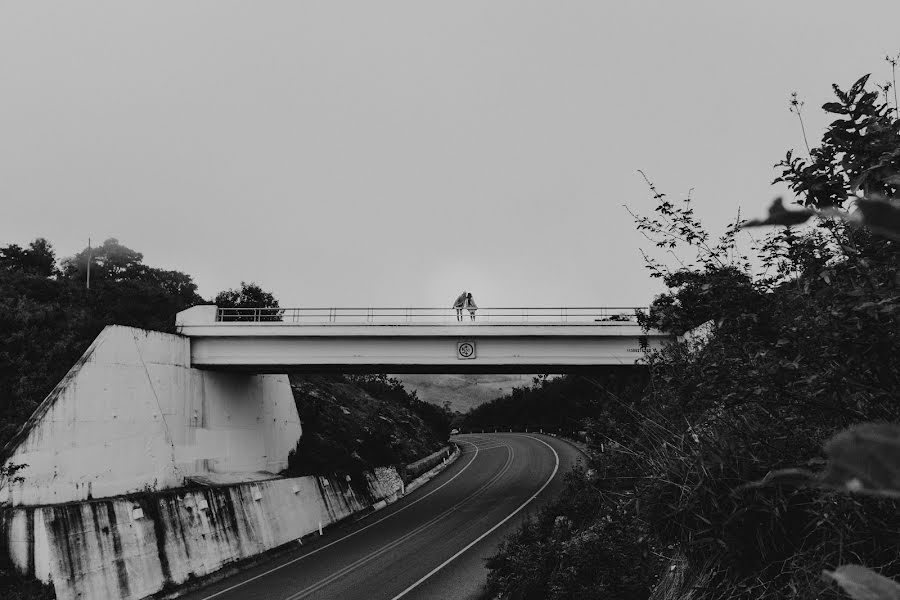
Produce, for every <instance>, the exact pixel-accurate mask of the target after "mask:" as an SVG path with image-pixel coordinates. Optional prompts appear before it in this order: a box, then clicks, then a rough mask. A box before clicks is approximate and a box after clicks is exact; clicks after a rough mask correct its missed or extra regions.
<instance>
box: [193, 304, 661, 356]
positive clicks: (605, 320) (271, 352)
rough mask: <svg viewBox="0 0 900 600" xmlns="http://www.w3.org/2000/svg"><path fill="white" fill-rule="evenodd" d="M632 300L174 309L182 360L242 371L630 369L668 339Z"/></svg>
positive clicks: (210, 306)
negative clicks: (625, 303)
mask: <svg viewBox="0 0 900 600" xmlns="http://www.w3.org/2000/svg"><path fill="white" fill-rule="evenodd" d="M637 310H640V308H639V307H605V308H600V307H552V308H548V307H543V308H522V307H516V308H481V309H479V310H478V311H477V313H476V319H475V320H470V316H469V314H468V313H466V314H464V315H463V316H462V320H458V317H457V315H456V312H455V311H454V310H453V309H449V308H277V309H272V308H249V309H246V308H245V309H234V308H219V307H216V306H213V305H205V306H195V307H192V308H190V309H188V310H185V311H182V312H180V313H178V315H177V317H176V330H177V332H178V333H179V334H181V335H183V336H186V337H188V338H189V339H190V362H191V366H192V367H195V368H199V369H208V370H217V371H243V372H248V373H284V372H311V373H312V372H327V371H334V372H342V373H535V372H544V373H570V372H578V371H584V370H593V369H596V368H598V367H622V366H635V364H636V363H637V361H639V360H640V359H641V358H642V357H643V355H644V353H646V352H648V351H650V350H651V349H656V348H660V347H662V345H663V344H664V343H666V342H667V341H668V340H670V339H672V338H673V336H671V335H669V334H667V333H664V332H661V331H655V330H650V331H644V330H643V329H642V328H641V326H640V325H638V324H637V320H636V311H637Z"/></svg>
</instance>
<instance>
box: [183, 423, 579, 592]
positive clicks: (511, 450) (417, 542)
mask: <svg viewBox="0 0 900 600" xmlns="http://www.w3.org/2000/svg"><path fill="white" fill-rule="evenodd" d="M454 441H456V442H457V443H459V445H460V447H461V448H462V455H461V456H460V457H459V459H457V460H456V462H455V463H453V464H452V465H451V466H450V467H448V468H447V469H445V470H444V471H443V472H442V473H440V474H439V475H438V476H437V477H435V478H434V479H432V480H431V481H430V482H428V483H427V484H426V485H423V486H422V487H420V488H419V489H417V490H415V491H413V492H412V493H410V494H408V495H406V496H404V497H403V498H402V499H400V500H398V501H397V502H395V503H394V504H391V505H390V506H388V507H387V508H385V509H383V510H381V511H378V512H375V513H371V514H370V515H369V516H367V517H366V518H364V519H361V520H359V521H357V522H355V523H352V524H347V525H342V526H337V527H335V528H332V529H331V530H328V531H326V533H325V535H324V536H323V537H321V538H319V539H316V540H315V541H314V542H313V543H307V544H306V545H304V546H303V547H302V548H298V549H297V550H296V551H293V552H290V553H288V554H283V555H281V556H278V557H277V558H274V559H272V560H271V561H268V562H265V563H263V564H260V565H256V566H254V567H252V568H250V569H247V570H244V571H242V572H240V573H238V574H236V575H234V576H232V577H229V578H226V579H223V580H221V581H218V582H216V583H214V584H212V585H210V586H207V587H205V588H203V589H201V590H198V591H196V592H193V593H191V594H189V595H187V596H185V597H186V598H190V599H192V600H213V599H215V600H236V599H238V598H240V599H262V598H265V599H267V600H300V599H307V598H308V599H324V598H335V599H340V600H357V599H358V600H380V599H384V600H399V599H400V598H404V599H405V600H413V599H418V598H441V599H447V600H452V599H474V598H476V597H477V596H478V594H479V592H480V590H481V588H482V585H483V584H484V581H485V579H486V577H487V570H486V569H485V568H484V559H485V558H487V557H489V556H491V555H492V554H494V552H495V551H496V548H497V545H498V544H499V543H500V541H501V540H502V539H503V537H504V536H505V535H506V534H508V533H510V532H512V531H514V530H515V529H516V528H517V526H518V525H519V524H520V523H521V521H522V519H523V518H524V517H525V515H528V514H533V513H535V512H536V511H537V509H539V508H540V507H541V506H542V505H544V504H546V503H547V502H548V501H549V500H550V499H551V498H552V497H554V496H555V495H556V494H557V493H558V492H559V491H560V490H561V489H562V485H563V474H564V473H565V472H566V471H568V470H569V469H570V468H571V467H572V466H573V465H574V464H575V462H576V461H577V460H578V459H579V458H580V457H581V454H580V453H579V451H578V450H576V449H575V448H574V447H572V446H571V445H569V444H567V443H566V442H564V441H561V440H558V439H556V438H553V437H549V436H544V435H540V434H526V433H492V434H470V435H460V436H455V437H454Z"/></svg>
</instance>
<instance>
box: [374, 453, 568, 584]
mask: <svg viewBox="0 0 900 600" xmlns="http://www.w3.org/2000/svg"><path fill="white" fill-rule="evenodd" d="M524 437H527V438H531V439H533V440H536V441H538V442H540V443H542V444H544V445H545V446H547V447H548V448H550V451H551V452H552V453H553V456H555V457H556V464H555V465H554V466H553V472H552V473H550V477H549V478H548V479H547V481H545V482H544V485H542V486H541V487H540V489H539V490H538V491H536V492H535V493H534V494H533V495H532V496H531V498H529V499H528V500H526V501H525V502H523V503H522V504H521V506H519V508H517V509H516V510H514V511H512V512H511V513H509V514H508V515H507V516H506V517H505V518H504V519H503V520H502V521H500V522H499V523H497V524H496V525H494V526H493V527H491V528H490V529H488V530H487V531H485V532H484V533H482V534H481V535H480V536H478V537H477V538H475V539H474V540H472V541H471V542H469V544H468V545H466V547H465V548H463V549H462V550H460V551H459V552H457V553H456V554H454V555H453V556H451V557H450V558H448V559H447V560H445V561H444V562H442V563H441V564H439V565H438V566H437V567H435V568H434V569H432V570H431V571H430V572H429V573H427V574H426V575H425V576H424V577H422V578H421V579H419V580H418V581H416V582H415V583H413V584H412V585H411V586H409V587H408V588H406V589H405V590H403V591H402V592H400V593H399V594H397V595H396V596H394V597H393V598H391V600H398V599H399V598H402V597H403V596H405V595H406V594H408V593H410V592H411V591H413V590H414V589H416V588H417V587H418V586H420V585H421V584H422V583H424V582H425V581H426V580H427V579H428V578H429V577H431V576H432V575H434V574H435V573H437V572H438V571H440V570H441V569H443V568H444V567H446V566H447V565H449V564H450V563H452V562H453V561H454V560H456V559H457V558H459V557H460V556H462V554H463V553H464V552H465V551H466V550H468V549H469V548H471V547H472V546H474V545H475V544H477V543H478V542H480V541H481V540H483V539H484V538H486V537H487V536H489V535H490V534H491V533H493V532H494V531H496V530H497V528H498V527H500V526H501V525H503V524H504V523H506V522H507V521H509V520H510V519H512V518H513V517H514V516H515V515H516V514H518V513H519V511H521V510H522V509H523V508H525V507H526V506H528V504H529V503H530V502H531V501H532V500H534V499H535V498H537V497H538V494H540V493H541V492H543V491H544V488H546V487H547V486H548V485H550V482H551V481H553V478H554V477H556V472H557V471H559V454H557V453H556V450H554V449H553V447H552V446H551V445H550V444H548V443H547V442H545V441H544V440H541V439H538V438H536V437H532V436H530V435H526V436H524Z"/></svg>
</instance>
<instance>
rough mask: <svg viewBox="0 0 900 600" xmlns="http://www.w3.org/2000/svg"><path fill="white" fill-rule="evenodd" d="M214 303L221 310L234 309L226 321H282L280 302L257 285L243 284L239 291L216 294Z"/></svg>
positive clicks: (228, 314)
mask: <svg viewBox="0 0 900 600" xmlns="http://www.w3.org/2000/svg"><path fill="white" fill-rule="evenodd" d="M213 303H214V304H215V305H216V306H218V307H219V308H227V309H233V310H230V311H228V312H227V313H225V315H224V316H223V320H224V321H280V320H281V314H282V311H281V310H278V300H276V299H275V296H273V295H272V293H271V292H267V291H265V290H263V289H262V288H261V287H259V286H258V285H257V284H256V283H253V282H250V283H247V282H246V281H242V282H241V287H240V288H239V289H228V290H224V291H221V292H219V293H218V294H216V298H215V300H214V301H213Z"/></svg>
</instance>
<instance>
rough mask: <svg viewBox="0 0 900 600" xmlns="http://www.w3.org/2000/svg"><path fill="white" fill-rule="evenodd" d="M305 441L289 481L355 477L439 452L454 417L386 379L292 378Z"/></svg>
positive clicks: (292, 460)
mask: <svg viewBox="0 0 900 600" xmlns="http://www.w3.org/2000/svg"><path fill="white" fill-rule="evenodd" d="M291 388H292V389H293V392H294V399H295V401H296V402H297V412H298V414H299V415H300V421H301V423H302V426H303V436H302V437H301V439H300V442H299V443H298V445H297V449H296V451H295V452H294V453H292V454H291V456H290V457H289V459H288V463H289V465H288V469H287V471H286V473H285V474H286V475H290V476H298V475H313V474H316V475H318V474H323V473H329V474H331V473H354V472H360V471H363V470H366V469H371V468H372V467H376V466H387V465H400V464H408V463H411V462H414V461H416V460H418V459H420V458H422V457H424V456H427V455H428V454H430V453H432V452H435V451H437V450H440V449H441V448H442V447H443V446H445V445H446V444H447V439H448V438H449V435H450V419H449V415H448V414H447V413H446V412H445V411H444V410H443V409H441V408H438V407H436V406H433V405H431V404H428V403H426V402H423V401H421V400H419V399H418V398H417V397H416V396H415V394H411V393H408V392H407V391H406V390H405V389H404V388H403V386H402V385H401V384H400V382H399V381H397V380H396V379H390V378H388V377H386V376H384V375H368V376H344V375H292V376H291Z"/></svg>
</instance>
